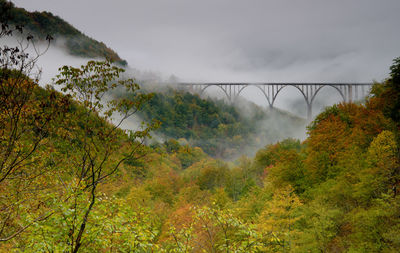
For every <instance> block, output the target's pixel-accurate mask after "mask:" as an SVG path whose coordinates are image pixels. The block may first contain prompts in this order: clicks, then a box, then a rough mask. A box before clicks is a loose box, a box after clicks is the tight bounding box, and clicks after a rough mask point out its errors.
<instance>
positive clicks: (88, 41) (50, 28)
mask: <svg viewBox="0 0 400 253" xmlns="http://www.w3.org/2000/svg"><path fill="white" fill-rule="evenodd" d="M0 13H1V15H0V18H1V20H0V21H1V22H2V23H3V22H4V21H5V20H7V23H8V24H10V25H23V26H24V29H26V30H27V31H29V32H30V33H32V35H34V36H35V37H37V39H45V38H46V36H47V35H50V36H52V37H53V38H54V39H56V40H57V39H58V38H61V39H65V47H66V49H67V51H68V53H70V54H71V55H75V56H80V57H86V58H103V59H104V58H105V59H108V60H111V61H114V62H116V63H119V64H121V65H123V66H125V65H127V62H126V61H125V60H123V59H121V58H120V57H119V56H118V54H117V53H116V52H115V51H113V50H112V49H110V48H108V47H107V46H106V45H105V44H104V43H103V42H99V41H97V40H95V39H92V38H89V37H88V36H86V35H85V34H83V33H82V32H80V31H79V30H77V29H76V28H75V27H73V26H72V25H70V24H69V23H67V22H66V21H65V20H63V19H62V18H60V17H58V16H55V15H53V14H52V13H51V12H46V11H44V12H28V11H26V10H25V9H23V8H18V7H15V6H14V4H13V3H12V2H9V1H7V0H0Z"/></svg>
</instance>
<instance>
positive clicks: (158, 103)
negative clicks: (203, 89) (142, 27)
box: [140, 88, 306, 159]
mask: <svg viewBox="0 0 400 253" xmlns="http://www.w3.org/2000/svg"><path fill="white" fill-rule="evenodd" d="M140 115H141V116H142V118H143V119H145V120H150V119H156V120H158V121H159V122H160V123H161V125H160V128H159V129H158V130H156V133H158V134H159V135H161V136H163V138H164V139H169V138H174V139H180V141H181V142H183V143H189V144H190V145H191V146H196V147H200V148H201V149H203V150H204V152H206V153H207V154H208V155H210V156H212V157H216V158H224V159H230V158H235V157H239V156H240V155H251V154H254V153H255V152H256V150H257V149H258V148H260V147H262V146H264V145H265V143H272V142H275V141H276V140H279V139H282V138H285V137H286V138H287V136H295V134H294V133H293V132H295V131H298V132H301V131H299V129H304V127H305V125H306V123H305V122H306V121H305V120H304V119H302V118H300V117H296V116H292V115H289V114H288V113H285V112H284V111H279V110H275V109H272V110H266V109H263V108H261V107H259V106H257V105H255V104H253V103H251V102H248V101H242V102H241V103H239V104H227V103H226V102H225V101H224V100H222V99H220V100H218V99H211V98H201V97H199V96H198V95H196V94H191V93H189V92H186V91H184V90H174V89H172V88H171V89H168V90H167V91H165V92H155V93H154V96H153V97H152V98H151V100H150V101H149V103H148V104H146V105H145V106H144V107H143V110H142V111H141V112H140Z"/></svg>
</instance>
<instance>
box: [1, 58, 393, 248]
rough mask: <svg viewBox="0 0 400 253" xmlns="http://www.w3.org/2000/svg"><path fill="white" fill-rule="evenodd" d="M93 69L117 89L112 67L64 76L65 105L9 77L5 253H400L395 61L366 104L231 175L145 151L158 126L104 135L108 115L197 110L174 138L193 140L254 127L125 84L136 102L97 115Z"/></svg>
mask: <svg viewBox="0 0 400 253" xmlns="http://www.w3.org/2000/svg"><path fill="white" fill-rule="evenodd" d="M93 69H97V71H101V73H108V75H104V76H103V77H104V78H110V79H107V81H110V82H113V81H114V78H115V79H117V77H118V74H117V72H115V71H117V70H116V69H113V68H112V67H111V66H110V65H108V64H107V63H96V62H90V63H88V65H87V66H84V67H83V68H82V69H80V70H79V71H77V70H76V69H74V68H70V67H64V68H63V69H62V70H61V73H60V76H59V77H58V79H57V81H56V84H57V85H61V87H63V90H64V91H65V92H67V93H68V94H70V95H64V94H62V93H59V92H56V91H55V90H54V89H52V88H47V89H43V88H41V87H39V86H38V85H37V84H35V83H34V82H32V80H29V78H27V77H26V76H24V75H20V74H19V73H18V72H16V71H11V72H10V71H9V70H7V69H6V70H2V71H1V72H0V77H1V80H2V85H3V86H2V88H3V89H1V90H0V92H1V93H0V109H1V113H0V119H1V120H0V133H1V138H0V142H1V143H0V144H1V145H0V151H1V152H0V154H1V159H2V163H1V164H0V165H1V166H2V167H1V170H0V196H1V198H0V207H1V208H2V212H1V213H0V221H1V222H2V224H3V225H2V227H3V228H2V229H1V230H0V238H1V242H0V243H1V250H2V251H4V252H12V251H15V252H43V251H50V252H77V251H78V250H77V249H79V252H93V251H95V252H115V251H117V252H119V251H122V252H129V251H130V252H132V251H133V252H152V251H153V252H398V251H399V250H400V244H399V240H398V239H399V237H398V230H399V227H400V219H399V217H400V216H399V210H400V194H399V189H400V174H399V164H400V159H399V154H400V153H399V148H398V147H399V137H398V136H399V132H400V125H399V121H398V119H399V115H400V111H399V104H398V99H399V96H400V95H399V94H400V92H399V88H398V87H399V81H400V78H399V76H400V59H397V60H396V61H395V64H394V65H393V66H392V73H391V76H390V78H388V79H387V80H386V81H384V82H383V83H376V84H375V85H374V87H373V89H372V94H371V97H370V98H368V99H367V101H366V103H365V104H362V105H356V104H352V103H346V104H339V105H334V106H332V107H329V108H327V109H326V110H325V111H324V112H322V113H321V114H320V115H318V116H317V118H316V120H315V121H314V122H313V123H312V124H311V125H310V126H309V132H308V135H309V137H308V138H307V139H306V140H305V141H304V142H303V143H301V142H300V141H298V140H294V139H287V140H282V141H280V142H278V143H276V144H271V145H267V146H265V147H264V148H262V149H260V150H259V151H258V152H257V154H256V156H255V157H254V158H246V157H241V158H240V159H238V160H237V161H235V162H224V161H220V160H216V159H214V158H211V157H209V156H207V155H206V154H205V153H204V152H203V151H202V150H201V149H200V148H196V147H195V148H193V147H191V146H190V145H181V144H180V143H179V142H178V141H176V140H174V139H171V140H169V141H166V142H165V143H164V144H162V145H158V146H153V147H147V146H144V145H141V144H140V139H142V138H144V137H146V136H148V133H149V131H150V130H153V128H154V127H156V126H157V125H153V126H150V128H147V129H144V130H140V131H136V132H129V131H122V130H120V129H118V128H116V127H115V126H114V125H113V124H111V123H110V121H109V116H110V115H111V113H112V112H115V111H118V110H119V111H120V112H121V113H127V112H128V111H130V109H134V110H133V111H136V109H142V108H144V107H143V106H145V105H146V104H147V103H151V101H153V102H152V103H154V102H155V101H158V102H160V103H161V104H162V105H163V106H159V107H156V108H158V109H159V110H161V108H164V109H165V111H166V114H165V115H170V113H171V112H173V111H175V110H178V108H175V109H172V108H168V107H167V106H172V105H179V106H181V107H185V106H186V105H188V106H189V105H190V106H192V107H194V106H195V105H197V106H198V107H199V108H196V107H194V108H193V111H192V112H193V114H182V117H186V119H185V121H184V122H181V123H180V124H178V123H174V124H175V126H180V125H181V124H183V127H178V128H172V130H171V131H172V132H171V133H174V129H181V130H182V129H190V130H191V131H193V130H195V129H196V128H195V127H194V126H195V124H194V123H192V124H188V123H187V122H189V123H190V122H191V121H190V120H189V119H190V118H191V117H192V115H196V117H198V119H196V120H195V121H193V122H196V124H198V125H197V127H199V128H201V127H207V126H208V125H209V124H210V122H214V121H216V122H217V123H218V124H224V125H228V126H229V125H231V124H233V125H234V124H235V120H239V121H240V122H246V121H242V119H240V117H241V116H239V114H237V112H235V110H234V108H232V107H230V106H226V105H221V107H219V105H218V101H217V102H211V101H207V100H202V99H200V98H198V97H197V96H194V95H191V94H188V93H184V92H174V91H172V93H170V95H165V97H164V98H162V99H161V98H157V96H160V95H158V94H156V95H152V94H148V95H146V94H144V93H140V92H139V90H138V88H139V87H138V86H137V85H135V84H134V83H132V82H130V81H129V80H126V82H125V81H124V82H123V83H120V84H121V85H123V86H124V87H127V88H129V90H130V93H129V94H130V95H129V100H125V98H122V97H119V98H118V100H116V101H114V102H113V103H111V104H109V106H110V110H111V111H109V113H108V112H105V113H101V114H100V113H99V108H98V106H101V104H99V103H97V102H98V101H99V98H100V97H101V96H102V92H106V91H107V89H105V87H104V86H102V82H98V81H97V79H96V78H97V77H98V75H96V74H94V75H91V76H89V78H88V76H87V75H86V74H87V71H88V70H93ZM121 71H122V70H121ZM71 80H72V81H73V82H71ZM120 81H121V80H120ZM107 87H110V88H111V89H113V88H115V86H113V85H111V86H107ZM77 91H79V93H76V92H77ZM93 91H95V93H96V94H97V96H90V94H92V93H91V92H93ZM82 92H83V94H86V95H85V96H80V95H79V94H82ZM97 92H99V93H97ZM154 98H155V99H154ZM171 98H174V99H172V100H171V101H169V102H166V101H164V100H167V101H168V99H171ZM152 99H154V100H152ZM181 100H182V101H186V102H185V103H183V102H176V101H181ZM152 108H153V107H152ZM202 108H203V109H204V108H206V110H203V109H202ZM146 110H149V109H146ZM201 112H203V113H206V112H207V114H209V115H201ZM208 112H210V113H208ZM125 115H129V113H128V114H125ZM156 115H163V114H161V113H159V114H156ZM180 115H181V114H177V115H175V116H172V115H171V117H170V118H171V119H173V120H178V119H179V118H180V117H181V116H180ZM16 118H18V121H15V120H14V119H16ZM170 123H171V124H172V123H173V122H170ZM245 127H248V126H240V124H239V125H238V129H246V128H245ZM166 129H167V128H166ZM210 129H212V128H210ZM210 129H208V130H209V131H211V130H210ZM14 133H16V134H14ZM184 133H186V132H184ZM189 133H191V132H190V131H189ZM194 133H196V131H194ZM10 147H11V148H10ZM139 147H140V148H139Z"/></svg>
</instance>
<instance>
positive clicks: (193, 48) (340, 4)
mask: <svg viewBox="0 0 400 253" xmlns="http://www.w3.org/2000/svg"><path fill="white" fill-rule="evenodd" d="M13 2H14V3H15V4H16V5H17V6H20V7H24V8H26V9H28V10H31V11H32V10H38V11H44V10H46V11H50V12H52V13H54V14H56V15H58V16H60V17H62V18H63V19H65V20H66V21H68V22H69V23H71V24H72V25H73V26H75V27H76V28H78V29H79V30H81V31H83V32H84V33H86V34H87V35H89V36H91V37H93V38H95V39H97V40H100V41H103V42H105V43H106V44H107V45H108V46H109V47H111V48H113V49H114V50H116V51H117V52H118V53H119V54H120V56H121V57H122V58H124V59H126V60H128V62H129V64H130V66H132V67H136V68H139V69H147V70H153V71H159V72H161V73H164V74H166V75H169V74H175V75H177V76H178V77H180V78H181V79H183V80H199V81H268V82H273V81H298V82H301V81H357V82H364V81H371V80H373V79H376V80H381V79H383V78H385V77H386V76H387V74H388V71H389V70H388V68H389V66H390V65H391V62H392V59H393V58H395V57H398V56H400V32H399V25H400V15H399V13H400V1H399V0H391V1H390V0H379V1H378V0H335V1H323V0H275V1H269V0H243V1H237V0H202V1H197V0H196V1H194V0H193V1H191V0H143V1H137V0H129V1H128V0H113V1H110V0H79V1H78V0H69V1H61V0H35V1H32V0H14V1H13Z"/></svg>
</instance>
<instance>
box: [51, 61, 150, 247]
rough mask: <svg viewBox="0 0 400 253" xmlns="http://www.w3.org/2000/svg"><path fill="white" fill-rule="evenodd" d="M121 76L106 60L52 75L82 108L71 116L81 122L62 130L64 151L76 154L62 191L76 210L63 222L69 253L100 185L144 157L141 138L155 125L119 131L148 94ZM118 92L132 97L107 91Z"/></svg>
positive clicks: (77, 243) (79, 238) (78, 242)
mask: <svg viewBox="0 0 400 253" xmlns="http://www.w3.org/2000/svg"><path fill="white" fill-rule="evenodd" d="M121 72H123V69H121V68H118V67H116V66H113V65H112V64H111V63H110V62H99V61H89V62H88V63H87V64H86V65H85V66H81V68H74V67H70V66H64V67H62V68H60V74H59V75H58V76H57V77H56V81H55V83H56V84H57V85H61V86H62V91H64V92H67V93H69V94H71V95H72V96H73V98H75V99H76V100H77V101H78V102H79V103H80V104H81V105H83V106H84V109H81V110H77V111H76V112H75V114H77V115H76V116H77V117H78V118H79V119H80V120H79V122H77V124H76V125H74V126H68V125H66V126H64V127H65V129H67V130H68V131H69V132H70V138H71V142H70V146H69V147H68V149H72V150H74V152H73V155H72V156H70V157H69V162H70V164H71V165H72V166H71V170H70V171H69V174H70V177H71V180H70V182H69V185H68V187H66V191H67V192H68V193H69V198H70V199H69V201H71V204H72V207H71V209H72V210H73V212H74V218H73V219H72V220H69V221H68V222H67V224H68V226H69V229H70V230H69V234H68V236H69V244H70V252H77V251H78V250H79V248H80V247H81V246H82V240H83V239H84V232H85V229H86V226H87V224H88V222H89V215H90V213H91V211H92V209H93V207H94V205H95V203H96V199H97V197H98V195H97V188H98V185H99V184H100V183H101V182H102V181H104V180H105V179H107V178H108V177H110V176H111V175H113V174H114V173H115V172H116V171H117V170H118V168H119V167H120V166H121V164H122V163H123V162H124V161H126V160H130V161H132V160H134V159H139V158H140V157H141V156H143V155H144V154H145V150H144V149H145V146H144V145H143V142H144V139H145V138H146V137H149V132H150V131H151V130H152V129H154V128H155V127H156V126H157V124H156V123H153V124H146V125H145V124H142V126H143V127H142V129H141V130H137V131H131V130H129V131H125V133H124V132H123V131H122V130H120V129H119V128H118V127H119V126H120V125H121V124H122V122H123V121H125V120H126V119H128V118H129V117H130V116H132V115H133V114H135V113H136V112H137V111H138V110H140V109H141V107H142V106H143V104H144V103H146V102H147V101H148V100H149V99H150V98H151V96H152V95H151V94H143V93H140V92H138V90H139V85H138V84H137V83H135V82H134V80H133V79H127V80H121V79H118V78H119V75H120V73H121ZM117 88H118V89H125V92H127V93H130V94H131V96H130V99H126V98H112V94H111V93H110V92H111V91H112V90H114V89H117ZM106 97H107V100H106ZM116 114H119V120H118V121H117V122H116V124H115V125H113V124H111V122H110V120H111V119H112V116H113V115H114V116H115V115H116ZM81 196H85V197H86V198H87V202H84V203H82V204H81V205H80V204H79V201H77V200H78V199H79V198H81ZM86 203H87V204H86Z"/></svg>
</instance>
